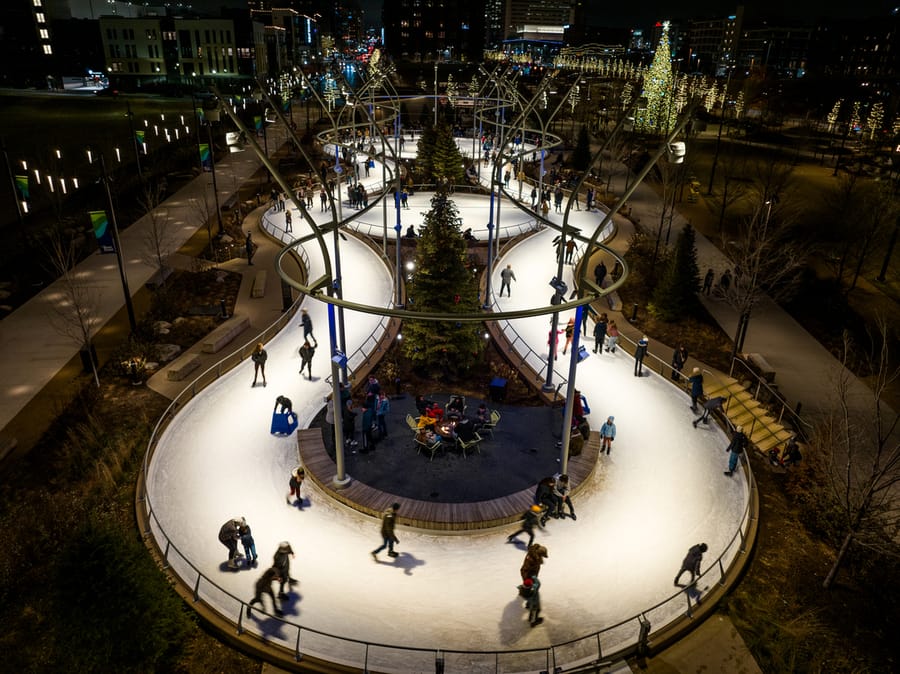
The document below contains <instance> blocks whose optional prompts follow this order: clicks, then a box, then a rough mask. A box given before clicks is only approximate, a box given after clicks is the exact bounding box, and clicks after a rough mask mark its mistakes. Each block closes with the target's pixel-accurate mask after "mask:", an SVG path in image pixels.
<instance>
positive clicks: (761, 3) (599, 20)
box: [360, 0, 900, 28]
mask: <svg viewBox="0 0 900 674" xmlns="http://www.w3.org/2000/svg"><path fill="white" fill-rule="evenodd" d="M585 1H586V2H587V4H588V7H589V9H588V16H589V21H590V23H591V25H598V26H613V27H621V28H632V27H634V28H642V27H647V26H649V25H651V24H653V23H654V22H656V21H663V20H666V19H685V18H690V17H704V16H708V17H716V16H728V15H729V14H733V13H734V11H735V9H736V8H737V6H738V5H740V4H743V5H744V12H745V14H749V15H750V16H751V17H752V16H767V17H772V18H794V17H808V18H811V19H814V18H816V17H821V16H833V17H839V18H843V17H859V18H865V17H869V16H878V15H881V16H885V15H887V14H888V13H890V11H891V10H892V9H893V8H895V7H898V6H900V0H857V1H856V2H849V1H847V0H844V1H842V2H838V1H837V0H824V1H823V0H793V1H792V2H790V3H786V2H784V0H748V1H747V2H744V3H740V2H731V1H729V0H694V2H685V3H674V2H671V0H669V1H664V0H646V1H645V2H640V3H635V4H634V5H633V6H629V7H621V6H615V5H601V4H600V3H596V2H592V1H591V0H585ZM382 3H383V0H360V4H361V5H362V8H363V10H365V13H366V25H368V26H380V25H381V7H382Z"/></svg>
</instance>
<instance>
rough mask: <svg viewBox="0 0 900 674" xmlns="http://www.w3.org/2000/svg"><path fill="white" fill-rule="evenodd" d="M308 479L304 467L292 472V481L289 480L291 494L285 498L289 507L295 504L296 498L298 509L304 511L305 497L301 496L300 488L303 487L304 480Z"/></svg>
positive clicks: (298, 467)
mask: <svg viewBox="0 0 900 674" xmlns="http://www.w3.org/2000/svg"><path fill="white" fill-rule="evenodd" d="M305 478H306V471H305V470H303V467H302V466H297V467H296V468H294V470H293V471H291V479H290V480H288V487H289V488H290V492H288V494H287V496H285V500H286V501H287V504H288V505H293V504H294V499H295V498H296V499H297V500H296V504H297V508H299V509H300V510H303V497H302V496H301V495H300V487H302V486H303V480H304V479H305Z"/></svg>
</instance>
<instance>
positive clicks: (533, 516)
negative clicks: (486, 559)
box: [506, 504, 544, 547]
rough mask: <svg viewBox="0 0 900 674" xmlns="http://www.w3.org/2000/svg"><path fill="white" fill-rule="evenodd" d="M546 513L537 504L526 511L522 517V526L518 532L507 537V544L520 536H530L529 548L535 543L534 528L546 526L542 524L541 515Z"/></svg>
mask: <svg viewBox="0 0 900 674" xmlns="http://www.w3.org/2000/svg"><path fill="white" fill-rule="evenodd" d="M542 512H544V509H543V508H542V507H541V506H539V505H537V504H535V505H533V506H531V507H530V508H529V509H528V510H526V511H525V514H524V515H522V525H521V527H520V528H519V530H518V531H516V532H515V533H512V534H510V535H509V536H507V537H506V542H507V543H512V542H513V541H514V540H515V539H516V537H517V536H518V535H519V534H528V547H531V545H532V544H533V543H534V528H535V527H536V526H537V527H540V528H541V529H543V528H544V525H543V524H541V513H542Z"/></svg>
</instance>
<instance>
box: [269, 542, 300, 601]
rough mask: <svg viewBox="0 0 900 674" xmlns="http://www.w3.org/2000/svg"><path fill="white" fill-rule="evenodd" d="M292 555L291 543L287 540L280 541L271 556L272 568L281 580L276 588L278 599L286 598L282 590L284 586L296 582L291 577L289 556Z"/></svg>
mask: <svg viewBox="0 0 900 674" xmlns="http://www.w3.org/2000/svg"><path fill="white" fill-rule="evenodd" d="M293 556H294V549H293V548H292V547H291V544H290V543H288V542H287V541H281V543H279V544H278V550H276V551H275V556H274V557H273V558H272V568H274V569H276V570H277V571H278V579H279V581H280V582H281V587H279V589H278V598H279V599H287V594H286V593H285V591H284V586H285V585H288V584H291V585H293V584H294V583H296V582H297V580H296V579H295V578H291V558H292V557H293Z"/></svg>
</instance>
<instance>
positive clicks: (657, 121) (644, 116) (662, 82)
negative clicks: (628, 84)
mask: <svg viewBox="0 0 900 674" xmlns="http://www.w3.org/2000/svg"><path fill="white" fill-rule="evenodd" d="M671 59H672V54H671V50H670V48H669V23H668V21H667V22H665V23H663V30H662V35H661V36H660V38H659V45H657V47H656V53H655V54H654V55H653V63H652V64H651V65H650V70H649V71H648V72H647V74H646V75H644V91H643V95H644V97H645V98H646V99H647V107H646V108H638V110H637V111H636V112H635V118H634V125H635V128H636V129H637V130H638V131H642V132H644V133H655V134H662V133H667V131H668V130H669V129H671V128H672V127H673V126H675V121H676V119H677V117H678V114H677V110H676V106H675V102H674V100H673V98H674V91H673V89H674V87H673V85H672V61H671Z"/></svg>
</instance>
